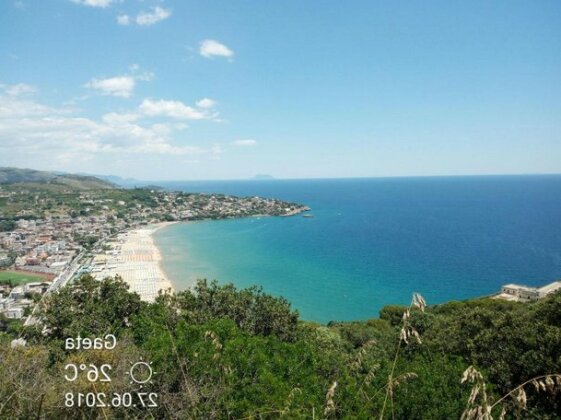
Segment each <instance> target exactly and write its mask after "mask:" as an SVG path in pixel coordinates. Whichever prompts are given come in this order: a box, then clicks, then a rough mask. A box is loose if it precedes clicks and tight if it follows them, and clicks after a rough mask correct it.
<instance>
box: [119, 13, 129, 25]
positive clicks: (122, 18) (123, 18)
mask: <svg viewBox="0 0 561 420" xmlns="http://www.w3.org/2000/svg"><path fill="white" fill-rule="evenodd" d="M117 23H118V24H119V25H130V23H131V18H130V16H129V15H119V16H117Z"/></svg>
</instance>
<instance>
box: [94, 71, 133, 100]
mask: <svg viewBox="0 0 561 420" xmlns="http://www.w3.org/2000/svg"><path fill="white" fill-rule="evenodd" d="M135 85H136V82H135V80H134V77H132V76H116V77H109V78H107V79H92V80H90V81H89V82H88V83H86V85H85V86H86V87H88V88H91V89H96V90H98V91H99V92H101V94H102V95H111V96H118V97H121V98H129V97H130V96H131V95H132V92H133V90H134V86H135Z"/></svg>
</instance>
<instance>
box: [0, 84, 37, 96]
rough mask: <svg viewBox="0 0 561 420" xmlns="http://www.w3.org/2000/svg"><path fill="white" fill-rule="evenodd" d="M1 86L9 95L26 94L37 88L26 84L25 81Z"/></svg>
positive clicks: (35, 90) (33, 91)
mask: <svg viewBox="0 0 561 420" xmlns="http://www.w3.org/2000/svg"><path fill="white" fill-rule="evenodd" d="M3 88H4V90H5V92H6V93H7V94H8V95H10V96H20V95H27V94H31V93H35V92H37V89H36V88H35V87H34V86H31V85H28V84H26V83H18V84H16V85H8V86H3Z"/></svg>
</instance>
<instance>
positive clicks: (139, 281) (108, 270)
mask: <svg viewBox="0 0 561 420" xmlns="http://www.w3.org/2000/svg"><path fill="white" fill-rule="evenodd" d="M171 223H173V222H169V223H157V224H153V225H149V226H146V227H143V228H138V229H134V230H131V231H129V232H126V233H123V234H120V235H119V236H118V237H117V239H116V240H115V241H113V242H112V243H111V244H112V245H113V246H114V250H113V251H112V252H110V253H109V254H108V255H98V256H97V257H96V260H97V261H96V265H97V267H98V268H96V269H95V272H94V273H92V274H94V275H95V277H97V278H105V277H108V276H115V275H119V276H121V277H122V278H123V280H124V281H125V282H127V283H128V285H129V286H130V290H131V291H132V292H136V293H138V294H139V295H140V297H141V298H142V300H145V301H148V302H152V301H153V300H154V299H155V298H156V296H157V295H158V291H159V290H162V289H164V290H166V289H172V290H173V286H172V284H171V282H170V281H169V279H168V278H167V277H166V275H165V273H164V271H163V270H162V267H161V265H160V263H161V260H162V256H161V254H160V250H159V249H158V247H157V246H156V244H155V242H154V238H153V237H152V235H153V234H154V232H156V231H157V230H158V229H161V228H163V227H165V226H168V225H169V224H171Z"/></svg>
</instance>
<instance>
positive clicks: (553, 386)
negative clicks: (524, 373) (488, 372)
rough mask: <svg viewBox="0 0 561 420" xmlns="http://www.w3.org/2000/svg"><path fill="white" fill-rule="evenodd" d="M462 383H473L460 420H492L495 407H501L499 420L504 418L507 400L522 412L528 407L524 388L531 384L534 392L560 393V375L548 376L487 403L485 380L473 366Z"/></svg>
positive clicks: (538, 378)
mask: <svg viewBox="0 0 561 420" xmlns="http://www.w3.org/2000/svg"><path fill="white" fill-rule="evenodd" d="M461 382H462V383H464V382H469V383H473V384H474V385H473V387H472V389H471V393H470V396H469V399H468V403H467V406H466V408H465V410H464V412H463V413H462V417H461V420H493V416H492V414H491V412H492V411H493V409H494V408H495V407H501V413H500V415H499V419H500V420H502V419H504V418H505V417H506V414H507V411H508V408H507V405H506V404H504V401H505V400H506V399H507V398H510V399H511V402H512V405H513V406H514V408H515V409H516V410H517V411H518V412H521V411H524V410H526V409H527V406H528V398H527V395H526V390H525V387H526V386H528V385H530V384H532V385H533V386H534V388H535V391H536V392H549V393H557V392H560V391H561V375H560V374H550V375H542V376H538V377H535V378H532V379H530V380H528V381H526V382H524V383H522V384H520V385H518V386H517V387H516V388H514V389H513V390H511V391H510V392H508V393H507V394H505V395H503V396H502V397H501V398H499V399H498V400H497V401H495V402H493V403H492V402H491V401H489V398H488V395H487V392H486V383H485V379H484V378H483V375H482V374H481V372H479V371H478V370H477V369H475V368H474V367H473V366H470V367H468V368H467V369H466V370H465V371H464V374H463V376H462V380H461Z"/></svg>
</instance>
